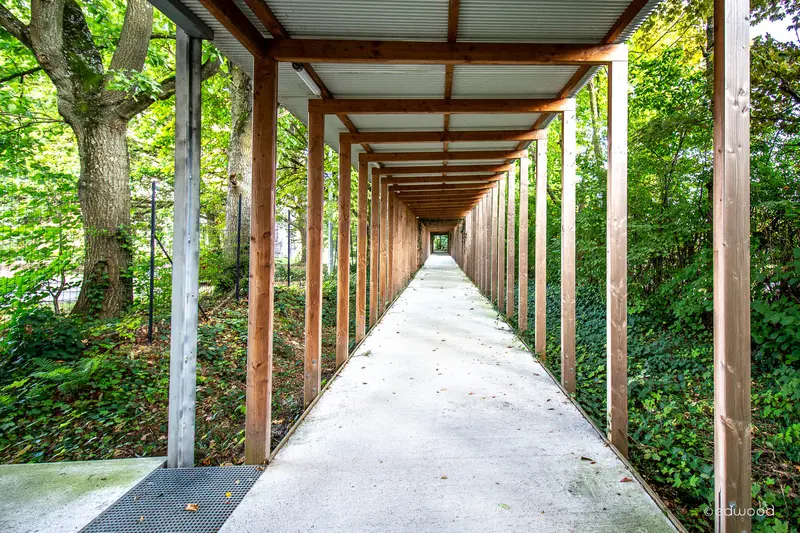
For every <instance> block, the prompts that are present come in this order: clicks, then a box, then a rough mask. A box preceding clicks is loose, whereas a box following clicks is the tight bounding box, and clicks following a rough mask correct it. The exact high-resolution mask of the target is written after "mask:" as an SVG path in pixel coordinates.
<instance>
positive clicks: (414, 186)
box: [393, 181, 497, 194]
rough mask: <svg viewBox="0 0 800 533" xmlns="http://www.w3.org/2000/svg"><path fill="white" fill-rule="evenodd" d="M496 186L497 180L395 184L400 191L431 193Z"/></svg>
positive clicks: (484, 188)
mask: <svg viewBox="0 0 800 533" xmlns="http://www.w3.org/2000/svg"><path fill="white" fill-rule="evenodd" d="M496 186H497V182H496V181H493V182H490V183H397V184H395V185H393V187H394V189H395V190H396V191H397V192H398V193H407V192H427V193H430V194H439V193H440V192H458V191H483V190H487V189H491V188H492V187H496Z"/></svg>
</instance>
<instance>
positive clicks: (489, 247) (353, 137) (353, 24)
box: [151, 0, 751, 532]
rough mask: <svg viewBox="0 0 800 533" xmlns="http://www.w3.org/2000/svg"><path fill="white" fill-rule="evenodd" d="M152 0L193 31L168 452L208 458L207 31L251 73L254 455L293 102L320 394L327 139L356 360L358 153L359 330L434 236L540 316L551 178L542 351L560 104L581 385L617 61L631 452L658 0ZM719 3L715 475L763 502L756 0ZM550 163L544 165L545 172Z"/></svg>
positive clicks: (614, 385)
mask: <svg viewBox="0 0 800 533" xmlns="http://www.w3.org/2000/svg"><path fill="white" fill-rule="evenodd" d="M151 1H152V2H153V3H154V4H155V5H156V6H157V7H159V8H160V9H161V10H162V11H163V12H164V13H165V14H166V15H167V16H169V17H170V18H171V19H172V20H173V21H175V22H176V24H177V25H178V28H179V29H178V42H177V44H178V47H177V52H178V61H177V75H176V86H177V94H176V106H177V115H176V116H177V127H176V152H177V154H176V155H177V157H176V179H175V256H176V261H175V273H174V275H173V280H174V281H173V314H172V356H171V361H172V363H171V367H170V373H171V375H170V425H169V458H168V463H169V466H172V467H180V466H191V465H192V464H193V460H194V459H193V457H194V455H193V454H194V388H195V360H196V359H195V357H196V328H197V269H198V254H199V248H198V243H197V235H198V227H199V226H198V225H199V222H198V220H199V215H198V210H199V177H200V165H199V160H200V156H199V152H200V143H199V132H200V127H199V126H200V122H199V121H200V113H199V109H200V107H199V106H200V76H199V71H200V70H199V69H200V42H201V40H202V39H213V41H214V42H215V44H216V45H217V47H218V48H220V49H221V50H222V51H223V52H224V53H225V54H226V55H228V56H229V57H230V58H231V59H232V60H234V61H236V62H237V63H239V64H240V65H242V67H243V68H245V69H246V70H247V71H248V72H251V73H252V79H253V100H254V101H253V167H252V173H253V178H252V206H251V210H252V220H251V239H250V296H249V333H248V348H247V354H248V363H247V422H246V452H245V460H246V462H247V463H251V464H259V463H263V462H264V461H266V460H268V458H269V456H270V449H269V443H270V426H271V413H270V405H271V392H272V391H271V383H272V338H273V313H274V308H273V299H274V269H275V263H274V253H275V190H276V140H277V110H278V103H279V102H280V103H281V104H282V105H284V106H285V107H286V108H287V109H289V110H290V111H291V112H292V113H294V114H295V115H296V116H298V117H299V118H300V119H301V120H303V121H304V122H305V123H306V124H307V125H308V132H309V140H308V224H307V228H308V239H307V246H308V251H307V258H308V259H307V261H308V262H307V277H306V283H307V285H306V333H305V374H304V376H305V393H304V396H305V404H306V406H309V405H310V404H312V402H314V400H315V398H316V397H317V396H318V394H319V393H320V376H321V374H320V368H321V366H320V358H321V356H322V353H321V329H322V324H321V305H322V229H323V223H322V222H323V180H324V175H323V153H324V149H323V148H324V144H326V143H327V144H329V145H330V146H332V147H334V148H336V149H338V152H339V162H340V168H339V204H338V216H339V232H338V250H339V252H338V253H339V260H338V270H337V283H338V289H339V290H338V305H337V349H336V361H337V366H341V365H343V364H344V363H345V362H346V361H347V358H348V346H349V338H348V325H349V324H348V317H349V311H350V310H349V293H348V292H349V286H350V283H349V281H350V280H349V275H350V272H349V260H348V251H349V249H350V231H349V230H350V216H351V205H350V195H351V187H352V184H351V171H352V168H355V169H357V173H358V180H357V184H356V187H357V191H358V205H357V210H356V213H357V229H358V231H357V269H356V272H357V274H356V277H357V282H356V300H355V301H356V313H355V315H356V329H355V331H356V333H355V337H356V338H355V340H356V341H357V342H358V341H360V340H361V339H363V337H364V335H365V333H366V330H367V327H368V325H369V327H372V326H374V325H375V323H376V322H377V321H378V320H379V318H380V316H381V314H382V313H383V312H384V311H385V310H386V308H387V306H388V305H389V304H390V303H391V302H392V301H393V299H394V298H395V297H396V296H397V294H398V293H399V292H400V291H401V290H402V288H403V286H404V285H405V284H406V283H407V282H408V280H409V279H410V278H411V277H412V276H413V274H414V272H415V271H416V270H417V269H418V268H419V267H420V265H421V264H422V262H424V260H425V259H426V258H427V256H428V254H429V253H430V252H431V250H430V241H431V239H430V236H431V235H432V234H433V233H447V234H448V235H449V238H450V243H451V250H452V255H453V256H454V257H455V259H456V260H457V261H458V263H459V265H460V266H461V267H462V269H463V270H464V271H465V272H466V273H467V274H468V275H469V276H470V278H472V279H473V280H474V282H475V283H476V285H477V286H478V287H479V288H480V289H481V290H482V291H483V293H484V294H486V295H487V297H489V298H490V299H491V300H492V301H493V302H495V303H496V304H497V306H498V308H500V309H504V311H505V314H506V315H507V316H508V317H512V316H514V315H517V317H518V324H519V328H520V329H521V330H525V329H526V328H527V327H528V324H527V317H528V309H527V301H528V294H527V290H528V246H526V245H521V246H520V247H519V249H518V250H517V249H516V248H515V242H516V239H517V238H518V239H519V242H520V243H527V242H528V238H529V236H528V223H529V213H528V198H529V195H530V194H531V193H534V194H535V199H536V200H535V214H534V216H535V229H536V231H535V240H536V242H535V257H534V259H533V261H534V272H535V306H536V309H535V310H534V311H535V312H534V316H535V320H534V325H533V326H534V329H535V347H534V348H535V352H536V353H537V355H538V357H540V358H541V359H544V358H545V357H546V354H545V326H546V310H545V288H546V252H547V250H546V242H547V241H546V225H547V218H546V217H547V211H546V196H547V191H546V187H547V126H548V125H549V124H550V123H551V121H552V120H554V119H557V120H560V121H561V125H562V132H563V134H562V143H561V157H562V194H561V199H560V200H561V210H562V220H561V354H560V355H561V363H562V364H561V368H562V375H561V384H562V386H563V388H564V389H565V391H567V392H569V393H574V392H575V388H576V379H575V260H576V258H575V235H576V224H575V212H576V205H575V184H576V181H577V179H576V164H575V157H576V140H575V139H576V112H575V99H574V98H575V95H576V93H577V92H578V90H580V88H581V87H583V85H584V84H585V83H587V82H588V80H589V79H591V77H592V76H593V75H594V74H595V72H596V71H597V68H598V67H606V68H607V69H608V80H609V86H608V166H607V228H608V229H607V283H606V286H607V361H608V385H607V389H608V396H607V397H608V402H607V415H608V439H609V441H610V443H611V444H612V445H613V447H614V448H615V449H616V450H617V451H618V453H619V454H621V455H622V456H626V455H627V451H628V427H627V426H628V394H627V382H628V375H627V258H626V255H627V187H628V184H627V165H628V162H627V150H628V148H627V137H628V54H627V48H626V45H625V44H624V43H625V40H626V39H627V38H628V37H630V35H631V34H632V33H633V31H635V29H636V28H637V27H638V25H639V24H641V22H642V21H643V20H644V19H645V18H646V17H647V15H648V14H649V13H650V12H651V11H652V10H653V9H654V8H655V7H656V5H657V4H658V1H659V0H617V1H609V2H593V1H591V0H573V1H565V2H563V3H562V5H559V6H555V5H554V4H553V3H552V2H544V1H537V0H531V1H524V0H504V1H503V2H499V3H494V2H488V1H486V0H431V2H430V3H429V5H426V6H425V8H424V9H422V8H421V7H420V4H419V3H409V2H406V1H404V0H396V1H393V2H376V3H375V4H376V5H375V6H374V7H373V8H372V9H371V10H370V9H367V8H364V7H363V5H364V4H363V3H357V4H353V5H351V4H350V2H348V1H347V0H344V1H342V2H318V3H317V4H315V5H314V6H313V9H310V8H309V6H310V4H311V3H310V2H309V1H308V0H268V2H265V1H264V0H244V1H243V2H234V1H233V0H151ZM353 6H361V7H360V8H359V9H360V10H359V9H354V8H353ZM715 6H716V7H715V9H716V16H715V22H716V25H717V27H716V32H715V35H716V44H715V65H716V77H715V92H714V102H715V129H714V147H715V152H714V155H715V159H714V221H713V229H714V339H715V340H714V352H715V359H714V365H715V368H714V371H715V477H716V484H715V485H716V498H717V502H716V505H717V509H718V511H721V510H723V509H731V508H733V509H749V508H750V506H751V498H750V393H749V391H750V352H749V343H750V328H749V320H750V319H749V317H750V314H749V313H750V311H749V309H750V306H749V287H750V283H749V275H750V274H749V106H748V94H749V52H748V50H749V37H748V35H749V34H748V31H749V22H748V21H749V5H748V2H746V1H744V0H715ZM548 10H549V11H548ZM490 11H491V12H492V16H491V17H488V16H487V13H489V12H490ZM541 15H547V16H546V17H545V16H541ZM498 20H500V21H505V23H498V22H497V21H498ZM512 22H513V23H512ZM498 24H499V25H498ZM503 24H506V25H507V27H506V26H504V25H503ZM506 38H507V39H506ZM503 39H506V40H505V41H503ZM498 41H500V42H498ZM709 134H711V132H709ZM532 143H535V149H534V151H533V153H534V154H535V155H534V157H533V159H534V161H533V162H531V161H529V159H528V153H529V146H530V145H531V144H532ZM532 163H533V166H534V169H535V183H534V184H531V187H532V188H533V189H534V191H529V188H530V187H529V184H528V175H529V168H530V165H531V164H532ZM517 195H519V196H518V197H519V206H520V209H519V211H520V212H519V213H518V214H517V213H515V207H516V205H517V203H516V200H517ZM517 220H518V221H519V222H518V223H519V235H518V236H517V235H516V231H515V228H516V225H517ZM368 249H369V250H370V256H369V257H367V250H368ZM368 271H369V280H370V284H369V287H367V278H368V276H367V272H368ZM516 287H518V291H519V293H518V294H515V288H516ZM368 297H369V317H367V312H366V309H367V298H368ZM515 300H516V301H518V302H519V308H518V309H517V308H516V307H515ZM749 528H750V519H749V517H748V516H747V513H744V514H742V513H724V512H719V516H718V518H717V530H718V531H726V532H727V531H731V532H732V531H737V532H738V531H747V530H749Z"/></svg>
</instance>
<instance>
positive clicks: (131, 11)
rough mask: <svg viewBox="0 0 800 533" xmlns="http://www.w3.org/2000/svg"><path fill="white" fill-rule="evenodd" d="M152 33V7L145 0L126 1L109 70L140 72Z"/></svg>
mask: <svg viewBox="0 0 800 533" xmlns="http://www.w3.org/2000/svg"><path fill="white" fill-rule="evenodd" d="M152 33H153V6H152V5H151V4H150V2H148V1H147V0H128V7H127V9H125V21H124V22H123V23H122V31H121V32H120V34H119V42H118V43H117V47H116V49H114V55H113V56H112V58H111V69H112V70H136V71H141V70H142V68H143V67H144V62H145V59H147V48H148V46H150V36H151V34H152Z"/></svg>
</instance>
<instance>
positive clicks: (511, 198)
mask: <svg viewBox="0 0 800 533" xmlns="http://www.w3.org/2000/svg"><path fill="white" fill-rule="evenodd" d="M515 172H516V168H515V167H512V168H511V170H509V171H508V220H507V222H506V225H507V227H506V239H507V241H508V242H506V254H507V255H506V316H508V317H509V318H510V317H512V316H514V282H515V281H516V278H515V277H514V261H515V259H516V257H515V248H514V246H515V243H514V237H515V227H514V222H515V220H516V217H515V211H516V200H517V194H516V192H517V191H516V185H515V183H514V179H515V178H514V173H515Z"/></svg>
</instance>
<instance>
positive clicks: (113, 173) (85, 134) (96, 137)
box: [72, 120, 133, 318]
mask: <svg viewBox="0 0 800 533" xmlns="http://www.w3.org/2000/svg"><path fill="white" fill-rule="evenodd" d="M72 126H73V129H74V131H75V135H76V137H77V138H78V150H79V154H80V161H81V175H80V181H79V182H78V197H79V199H80V205H81V215H82V217H81V218H82V221H83V229H84V242H85V247H86V257H85V260H84V271H83V284H82V285H81V292H80V295H79V296H78V301H77V302H76V304H75V309H74V310H73V313H75V314H82V315H92V316H98V317H100V318H108V317H112V316H116V315H118V314H119V313H120V312H121V311H123V310H124V309H126V308H127V307H128V306H129V305H130V304H131V303H132V302H133V280H132V277H131V270H130V269H131V262H132V256H133V253H132V250H131V243H130V239H131V235H130V224H131V192H130V185H129V183H128V174H129V168H128V141H127V138H126V129H127V128H126V122H125V121H122V120H120V121H114V122H112V123H98V122H89V121H87V122H84V123H80V124H72Z"/></svg>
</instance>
